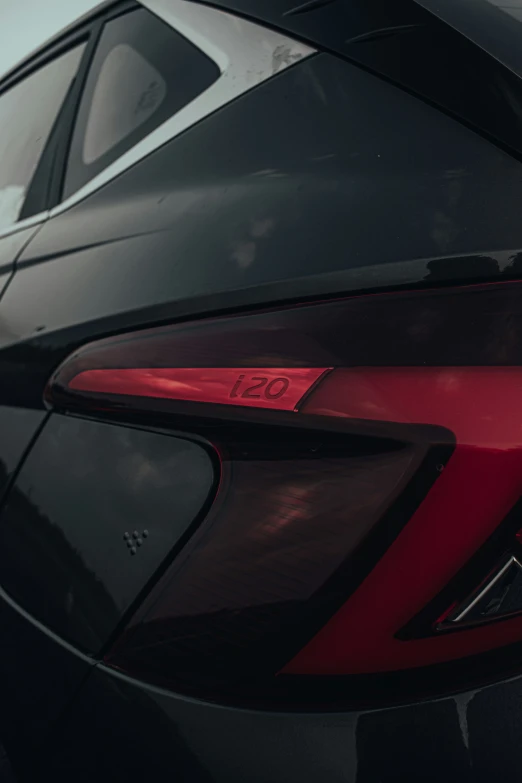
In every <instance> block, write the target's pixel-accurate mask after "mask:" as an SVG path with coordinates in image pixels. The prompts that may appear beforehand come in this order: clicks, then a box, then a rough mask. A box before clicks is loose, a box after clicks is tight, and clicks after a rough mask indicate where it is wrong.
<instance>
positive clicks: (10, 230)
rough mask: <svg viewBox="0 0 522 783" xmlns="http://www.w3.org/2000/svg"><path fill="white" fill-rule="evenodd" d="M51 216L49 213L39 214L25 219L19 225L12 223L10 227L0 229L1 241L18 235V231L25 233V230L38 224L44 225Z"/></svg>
mask: <svg viewBox="0 0 522 783" xmlns="http://www.w3.org/2000/svg"><path fill="white" fill-rule="evenodd" d="M50 214H51V213H50V212H48V211H45V212H38V214H37V215H31V217H28V218H24V220H19V221H18V223H11V225H10V226H5V227H4V228H0V239H3V238H4V237H8V236H10V235H11V234H16V233H17V232H18V231H23V230H24V228H31V226H36V225H38V223H43V222H44V221H45V220H47V218H48V217H49V215H50Z"/></svg>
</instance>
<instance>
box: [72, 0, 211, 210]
mask: <svg viewBox="0 0 522 783" xmlns="http://www.w3.org/2000/svg"><path fill="white" fill-rule="evenodd" d="M218 76H219V69H218V67H217V65H216V64H215V63H214V62H213V61H212V60H211V59H209V58H208V57H207V56H206V55H205V54H204V53H203V52H201V51H200V50H199V49H197V48H196V47H195V46H193V45H192V44H191V43H190V42H189V41H187V40H186V39H185V38H183V36H181V35H179V33H177V32H176V31H175V30H173V29H172V28H171V27H170V26H169V25H167V24H165V23H164V22H162V21H161V20H160V19H158V18H157V17H155V16H154V15H153V14H151V13H149V12H148V11H146V10H145V9H139V10H136V11H131V12H128V13H126V14H123V15H121V16H118V17H116V18H115V19H112V20H111V21H109V22H107V24H106V25H105V28H104V30H103V33H102V35H101V38H100V42H99V44H98V48H97V50H96V53H95V56H94V59H93V63H92V66H91V69H90V72H89V76H88V78H87V83H86V86H85V91H84V94H83V97H82V101H81V104H80V109H79V112H78V118H77V122H76V127H75V130H74V134H73V140H72V145H71V151H70V155H69V161H68V166H67V172H66V179H65V187H64V193H63V197H64V198H66V197H67V196H70V195H71V194H72V193H74V192H75V191H76V190H78V188H80V187H81V186H82V185H84V184H85V183H86V182H88V181H89V180H90V179H92V177H94V176H96V174H98V173H99V172H101V171H102V170H103V169H104V168H106V167H107V166H108V165H110V164H111V163H112V162H113V161H114V160H116V159H117V158H119V157H120V156H121V155H123V154H124V153H125V152H126V151H127V150H128V149H130V148H131V147H133V146H134V145H135V144H137V143H138V142H139V141H141V139H142V138H144V137H145V136H146V135H148V134H149V133H150V132H151V131H153V130H154V129H155V128H157V127H158V126H159V125H161V124H162V123H163V122H165V121H166V120H168V119H169V117H171V116H172V115H173V114H175V113H176V112H177V111H179V109H181V108H182V107H183V106H185V105H186V104H187V103H190V101H192V100H193V99H194V98H196V97H197V96H198V95H199V94H200V93H202V92H203V91H204V90H206V89H207V88H208V87H209V86H210V85H211V84H212V83H213V82H214V81H215V80H216V79H217V78H218Z"/></svg>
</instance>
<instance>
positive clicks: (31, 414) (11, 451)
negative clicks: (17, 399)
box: [0, 406, 46, 500]
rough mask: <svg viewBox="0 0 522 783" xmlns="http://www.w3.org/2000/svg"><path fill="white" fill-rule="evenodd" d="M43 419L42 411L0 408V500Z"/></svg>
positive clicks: (44, 415)
mask: <svg viewBox="0 0 522 783" xmlns="http://www.w3.org/2000/svg"><path fill="white" fill-rule="evenodd" d="M45 417H46V414H45V413H44V412H43V411H35V410H30V409H26V408H8V407H5V406H0V432H1V433H2V436H1V438H0V500H1V498H2V496H3V494H4V492H5V490H6V489H7V487H8V484H9V481H10V480H11V478H12V477H13V474H14V472H15V470H16V468H17V466H18V464H19V463H20V461H21V459H22V457H23V456H24V453H25V451H26V449H28V448H29V446H30V445H31V441H32V440H33V438H34V437H35V435H36V434H37V433H38V430H39V429H40V427H41V425H42V424H43V423H44V420H45Z"/></svg>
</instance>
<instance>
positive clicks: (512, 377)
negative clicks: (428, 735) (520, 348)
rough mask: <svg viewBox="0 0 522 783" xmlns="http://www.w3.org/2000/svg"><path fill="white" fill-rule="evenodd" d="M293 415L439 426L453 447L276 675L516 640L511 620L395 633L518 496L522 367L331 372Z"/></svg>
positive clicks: (465, 651)
mask: <svg viewBox="0 0 522 783" xmlns="http://www.w3.org/2000/svg"><path fill="white" fill-rule="evenodd" d="M301 412H302V413H310V414H315V415H317V414H319V415H327V416H340V417H349V418H359V419H361V418H362V419H371V420H379V421H394V422H409V423H419V424H420V423H424V424H437V425H441V426H444V427H447V428H448V429H451V430H452V431H453V432H454V434H455V436H456V439H457V447H456V450H455V452H454V454H453V456H452V457H451V459H450V460H449V462H448V464H447V466H446V468H445V469H444V471H443V473H442V474H441V476H440V477H439V479H438V480H437V481H436V482H435V484H434V486H433V487H432V489H431V491H430V492H429V493H428V495H427V496H426V498H425V500H424V501H423V503H422V504H421V505H420V507H419V508H418V510H417V512H416V513H415V514H414V515H413V517H412V518H411V520H410V521H409V522H408V524H407V525H406V526H405V527H404V529H403V530H402V532H401V533H400V535H399V536H398V538H397V539H396V540H395V542H394V543H393V544H392V546H391V547H390V548H389V549H388V551H387V552H386V554H385V555H384V557H382V559H381V560H380V561H379V562H378V563H377V565H376V566H375V568H374V569H373V570H372V572H371V573H370V574H369V575H368V577H367V578H366V579H365V581H364V582H363V583H362V585H361V586H360V587H359V589H358V590H356V592H355V593H354V594H353V596H352V597H351V598H350V599H349V600H348V601H347V602H346V603H345V604H344V606H343V607H342V608H341V609H340V610H339V611H338V612H337V613H336V614H335V615H334V617H333V618H332V619H331V620H330V621H329V622H328V623H327V625H326V626H325V627H324V628H323V629H322V630H321V631H320V632H319V633H318V634H317V635H316V636H315V637H314V638H313V639H312V640H311V641H310V643H309V644H308V645H307V646H306V647H305V648H304V649H303V650H302V651H301V652H300V653H299V654H298V655H297V656H296V657H295V658H294V659H293V660H292V661H291V662H290V663H289V664H288V665H287V666H286V667H285V669H284V672H285V673H288V674H303V673H307V674H346V673H357V672H359V673H362V672H376V671H390V670H393V669H401V668H409V667H414V666H421V665H428V664H430V663H435V662H437V661H440V660H446V659H453V658H458V657H463V656H466V655H469V654H474V653H479V652H482V651H486V650H489V649H492V648H494V647H497V646H501V645H504V644H508V643H510V642H513V641H517V640H519V639H520V638H521V634H522V618H520V617H519V618H516V619H512V620H506V621H504V622H502V623H498V624H495V626H494V627H493V628H492V627H487V626H484V627H482V628H476V629H470V630H465V631H461V632H459V633H456V634H451V635H446V636H440V637H431V638H429V639H419V640H409V641H407V642H405V641H400V640H398V639H396V638H395V636H394V635H395V634H396V632H397V631H398V630H399V629H400V628H402V627H403V626H404V625H405V624H406V623H407V622H408V621H409V620H410V619H411V618H412V617H413V616H415V614H417V612H418V611H420V610H421V609H422V608H423V607H424V606H425V605H426V604H427V603H428V602H429V601H430V600H431V599H432V598H433V597H434V596H435V595H436V594H437V593H438V592H439V591H440V590H441V589H442V588H443V587H444V586H445V585H446V584H447V583H448V581H449V580H450V579H451V578H452V577H453V576H454V575H455V574H456V573H457V572H458V571H459V570H460V568H462V566H463V565H464V564H465V563H466V561H467V560H468V559H469V557H470V556H471V555H472V554H473V553H474V552H475V551H476V550H477V549H478V547H480V546H481V545H482V544H483V543H484V542H485V541H486V540H487V538H488V537H489V535H490V534H491V533H492V532H493V530H494V529H495V528H496V527H497V526H498V525H499V524H500V522H502V520H503V519H504V517H505V515H506V514H507V513H508V511H509V510H510V509H511V508H512V507H513V505H514V504H515V503H516V501H517V500H518V499H519V498H520V496H521V494H522V369H520V368H516V367H507V368H506V367H490V368H484V367H481V368H475V367H470V368H453V367H450V368H436V367H434V368H375V369H372V368H361V369H353V370H349V369H340V370H336V371H335V372H333V373H331V374H330V375H329V376H328V377H327V378H325V380H324V381H323V382H322V383H321V385H320V386H319V387H318V388H317V389H316V390H315V391H314V392H313V394H311V395H310V397H308V398H307V400H306V401H305V403H304V405H303V406H302V408H301Z"/></svg>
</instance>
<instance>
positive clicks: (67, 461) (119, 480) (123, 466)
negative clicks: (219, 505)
mask: <svg viewBox="0 0 522 783" xmlns="http://www.w3.org/2000/svg"><path fill="white" fill-rule="evenodd" d="M214 481H215V475H214V466H213V464H212V460H211V458H210V456H209V455H208V454H207V452H206V451H205V450H204V449H203V448H202V447H201V446H200V445H197V444H195V443H191V442H190V441H187V440H182V439H179V438H172V437H168V436H164V435H160V434H155V433H151V432H146V431H143V430H137V429H130V428H128V427H118V426H113V425H110V424H102V423H97V422H90V421H84V420H81V419H74V418H68V417H62V416H58V415H53V416H51V418H50V419H49V421H48V422H47V424H46V426H45V428H44V429H43V431H42V433H41V434H40V437H39V438H38V441H37V443H36V445H35V446H34V447H33V449H32V451H31V454H30V455H29V457H28V459H27V460H26V462H25V464H24V466H23V468H22V470H21V472H20V474H19V475H18V478H17V480H16V483H15V485H14V487H13V489H12V490H11V492H10V494H9V496H8V498H7V502H6V504H5V507H4V510H3V513H2V521H1V524H0V572H1V574H2V576H1V585H2V587H3V589H4V590H5V591H6V592H7V593H9V595H10V596H11V597H12V598H13V599H14V600H15V601H16V603H17V604H18V605H19V606H21V607H23V608H24V609H25V610H26V611H28V612H29V613H30V614H31V615H32V616H33V617H35V618H36V619H37V620H39V621H41V622H42V623H43V624H44V625H45V626H46V627H47V628H50V629H51V630H53V631H54V632H55V633H57V634H59V636H60V637H61V638H63V639H65V640H66V641H68V642H70V643H72V644H74V645H76V647H78V648H79V649H82V650H85V651H87V652H90V653H97V652H99V651H100V649H101V647H102V646H103V645H104V644H105V643H106V642H107V641H108V639H109V637H110V636H111V634H112V633H113V632H114V630H115V628H116V626H117V624H118V623H119V622H120V621H121V619H122V617H123V616H124V615H125V613H126V612H128V610H129V609H130V608H131V607H132V605H133V603H134V601H135V600H136V599H137V597H138V596H139V594H140V593H141V591H142V590H143V589H144V588H146V586H147V584H148V583H149V581H150V580H151V579H152V578H153V577H154V575H155V574H156V573H157V571H158V569H159V568H160V566H161V564H162V563H163V561H164V560H165V558H167V557H168V556H169V554H170V553H171V550H172V548H173V547H174V546H175V545H176V544H178V542H179V540H180V539H181V538H182V537H183V536H184V535H185V534H186V532H187V530H188V528H189V527H190V525H191V524H192V523H193V522H194V521H195V520H196V519H197V518H198V515H199V514H200V512H201V511H202V509H203V508H204V507H205V506H206V504H207V501H208V499H209V496H210V493H211V491H212V488H213V486H214Z"/></svg>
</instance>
